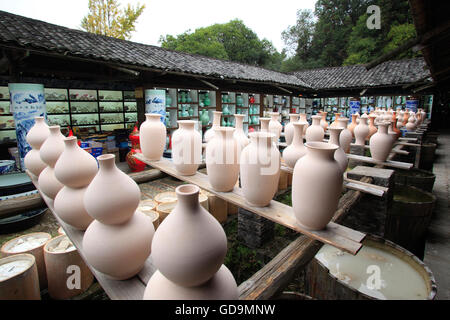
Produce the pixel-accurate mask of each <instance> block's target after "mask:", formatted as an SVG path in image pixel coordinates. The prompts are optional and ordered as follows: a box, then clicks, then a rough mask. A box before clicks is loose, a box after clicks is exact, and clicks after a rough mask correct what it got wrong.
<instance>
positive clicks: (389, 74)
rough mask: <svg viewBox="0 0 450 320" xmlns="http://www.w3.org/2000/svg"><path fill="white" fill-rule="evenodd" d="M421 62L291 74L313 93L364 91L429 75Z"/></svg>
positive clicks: (385, 63) (394, 61) (401, 61)
mask: <svg viewBox="0 0 450 320" xmlns="http://www.w3.org/2000/svg"><path fill="white" fill-rule="evenodd" d="M425 67H426V64H425V61H424V60H423V58H413V59H405V60H392V61H386V62H384V63H382V64H379V65H378V66H376V67H374V68H372V69H370V70H366V68H365V67H364V65H352V66H344V67H330V68H319V69H309V70H301V71H297V72H293V73H292V74H295V75H296V76H297V77H298V78H299V79H302V80H303V81H304V82H306V83H307V84H309V85H310V86H311V87H312V88H314V89H316V90H326V89H342V88H346V89H348V88H366V87H378V86H389V85H399V84H406V83H411V82H414V81H417V80H419V79H422V78H424V77H426V76H427V75H430V72H429V70H427V69H425Z"/></svg>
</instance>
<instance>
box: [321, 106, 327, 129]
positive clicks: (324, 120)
mask: <svg viewBox="0 0 450 320" xmlns="http://www.w3.org/2000/svg"><path fill="white" fill-rule="evenodd" d="M327 114H328V112H325V111H321V112H320V115H321V116H322V118H321V119H320V126H321V127H322V128H323V131H327V129H328V122H327Z"/></svg>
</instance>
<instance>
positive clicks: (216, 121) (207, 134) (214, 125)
mask: <svg viewBox="0 0 450 320" xmlns="http://www.w3.org/2000/svg"><path fill="white" fill-rule="evenodd" d="M221 116H222V112H220V111H213V123H212V127H211V128H210V129H208V130H206V132H205V142H207V143H208V142H209V141H210V140H211V139H212V138H213V137H214V133H215V132H214V129H215V128H219V127H220V118H221Z"/></svg>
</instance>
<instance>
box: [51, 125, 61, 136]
mask: <svg viewBox="0 0 450 320" xmlns="http://www.w3.org/2000/svg"><path fill="white" fill-rule="evenodd" d="M48 130H50V132H51V133H52V134H55V133H57V132H59V131H60V130H61V126H58V125H54V126H49V127H48Z"/></svg>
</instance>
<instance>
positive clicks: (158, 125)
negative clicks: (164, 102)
mask: <svg viewBox="0 0 450 320" xmlns="http://www.w3.org/2000/svg"><path fill="white" fill-rule="evenodd" d="M145 118H146V120H145V121H144V122H143V123H142V124H141V127H140V128H139V131H140V139H141V151H142V154H143V155H144V157H146V158H147V159H148V160H160V159H161V157H162V155H163V153H164V148H165V146H166V136H167V133H166V126H165V125H164V124H163V123H162V122H161V115H160V114H158V113H146V114H145Z"/></svg>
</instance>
